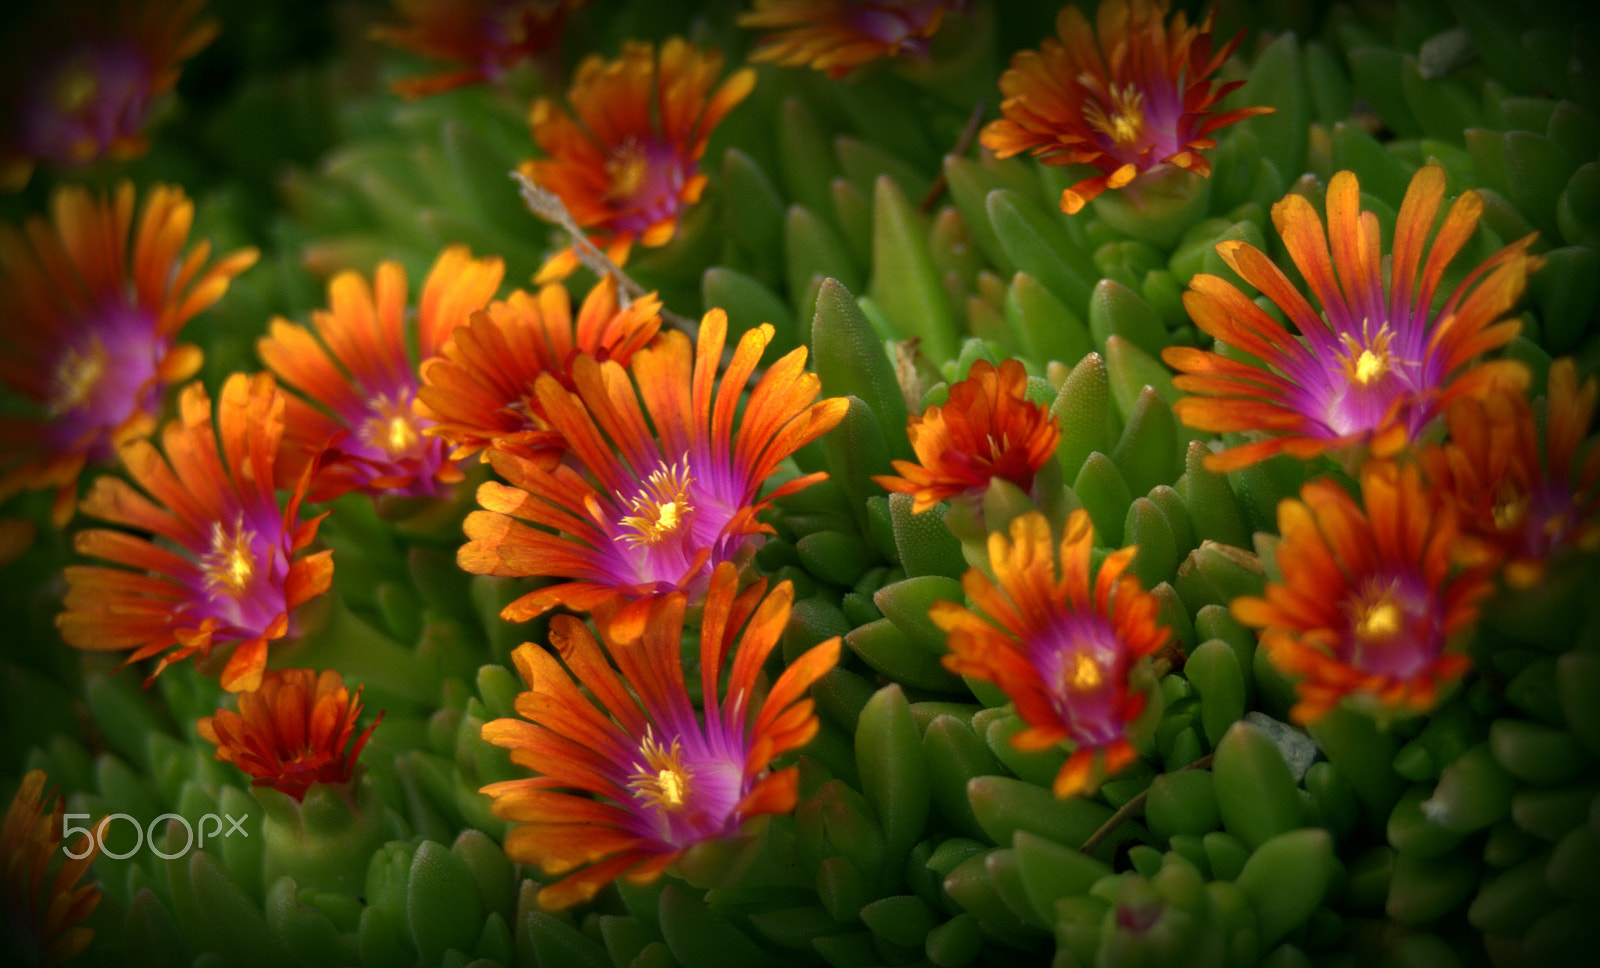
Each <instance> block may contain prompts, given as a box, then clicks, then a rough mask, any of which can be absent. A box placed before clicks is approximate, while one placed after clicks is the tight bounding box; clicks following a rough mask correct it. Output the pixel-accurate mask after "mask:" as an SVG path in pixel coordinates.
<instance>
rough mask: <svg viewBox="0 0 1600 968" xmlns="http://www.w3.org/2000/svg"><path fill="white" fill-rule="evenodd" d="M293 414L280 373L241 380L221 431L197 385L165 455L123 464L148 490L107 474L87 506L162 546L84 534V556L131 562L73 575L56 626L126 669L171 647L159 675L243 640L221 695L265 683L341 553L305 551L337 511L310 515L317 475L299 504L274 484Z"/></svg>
mask: <svg viewBox="0 0 1600 968" xmlns="http://www.w3.org/2000/svg"><path fill="white" fill-rule="evenodd" d="M284 410H285V407H284V398H283V394H282V392H281V391H280V390H279V389H278V387H277V385H276V384H275V382H274V381H273V379H272V375H271V374H270V373H259V374H256V375H255V376H254V377H249V376H246V375H245V374H243V373H236V374H234V375H233V376H231V377H229V378H228V380H227V382H226V383H224V384H223V387H222V394H221V397H220V406H219V407H218V413H217V426H216V427H215V428H213V427H212V418H211V399H210V398H209V397H208V396H207V395H206V391H205V388H204V387H202V386H201V385H200V384H199V383H191V384H190V385H188V386H187V387H185V388H184V389H183V393H182V395H181V397H180V404H179V415H178V418H177V419H175V420H172V421H171V422H169V423H168V424H167V425H166V426H165V427H164V428H163V430H162V433H161V442H162V450H164V451H165V452H166V454H165V457H163V456H162V453H161V451H158V450H157V449H156V446H155V444H153V443H152V442H151V441H149V440H146V439H139V440H134V441H131V442H129V443H128V444H125V445H124V446H123V448H122V452H121V457H122V463H123V466H124V467H125V468H126V469H127V472H128V476H129V477H131V478H133V480H134V482H136V483H137V484H138V485H139V487H140V488H142V489H143V491H144V493H142V494H141V493H140V492H139V490H137V489H135V488H134V487H133V486H132V485H130V484H129V483H128V482H126V481H123V480H121V479H120V478H115V477H110V476H102V477H101V478H99V479H98V480H96V481H95V483H94V486H93V488H91V489H90V491H89V494H88V496H87V497H85V498H84V500H83V506H82V511H83V513H84V514H87V515H89V516H90V517H95V518H99V519H101V520H103V521H108V522H110V523H112V524H119V525H123V526H126V527H129V528H133V529H135V530H136V531H139V532H144V533H147V534H150V535H152V536H153V537H154V538H156V539H160V540H159V542H158V541H157V540H152V539H151V538H146V537H143V536H141V535H139V534H130V533H129V532H127V531H121V530H114V529H110V528H90V529H86V530H83V531H80V532H79V533H78V534H77V536H76V541H75V546H76V548H77V550H78V552H79V553H80V554H83V555H87V556H90V557H96V558H102V559H105V560H107V561H110V562H112V563H114V564H117V565H122V566H124V567H120V568H108V567H105V566H101V565H72V566H69V567H68V568H67V569H66V579H67V594H66V599H65V606H66V608H65V610H64V611H63V612H62V613H61V614H60V615H58V616H56V625H57V626H59V627H60V629H61V635H62V638H64V639H65V640H66V642H67V644H69V645H73V646H76V647H78V648H80V649H94V650H104V651H113V650H124V649H132V650H133V653H132V655H130V656H129V657H128V659H127V661H126V662H124V663H123V664H124V665H126V664H128V663H129V662H137V661H139V660H141V659H146V658H149V657H150V656H154V655H160V654H161V653H163V652H165V653H166V654H165V655H162V656H161V660H160V663H159V664H158V665H157V666H156V669H155V671H154V672H152V673H151V675H150V679H154V678H155V677H156V676H157V675H159V674H160V673H161V671H162V670H163V669H165V668H166V667H167V666H168V665H169V664H170V663H172V662H176V661H179V660H182V659H185V658H188V657H189V656H191V655H194V654H195V653H199V654H200V656H201V657H202V658H207V657H209V656H210V655H211V651H212V649H214V648H218V647H224V646H227V645H229V644H231V643H237V645H236V647H235V648H234V649H233V653H232V655H231V656H230V657H229V658H228V661H227V664H226V666H224V668H223V669H222V687H223V688H224V689H227V690H228V691H230V692H245V691H249V690H252V689H256V688H258V687H259V686H260V684H261V676H262V671H263V670H264V669H265V668H266V663H267V643H268V642H269V641H273V640H276V639H280V638H282V637H283V636H285V635H288V634H290V632H291V630H292V624H293V623H292V620H291V613H292V612H293V611H294V610H295V609H296V608H298V607H299V606H301V605H303V604H305V603H306V602H307V601H310V600H311V599H312V598H315V597H316V596H318V595H320V594H322V593H323V592H325V591H327V590H328V587H329V585H330V584H331V583H332V581H333V560H332V555H333V552H332V551H318V552H314V553H312V554H307V555H302V556H300V557H296V556H297V555H298V554H299V553H300V552H302V551H303V550H305V548H306V547H307V546H308V545H310V544H311V542H312V541H313V540H314V539H315V538H316V534H317V527H318V525H319V524H321V522H322V518H323V517H325V516H326V515H320V516H318V517H315V518H310V519H308V520H305V521H302V520H301V519H300V502H301V499H302V498H303V497H304V495H305V490H306V487H307V485H308V483H309V478H310V474H311V471H312V468H311V467H309V466H308V467H307V468H306V471H305V472H304V473H302V474H301V475H300V479H299V481H297V482H293V483H294V490H293V493H292V494H291V496H290V497H289V500H288V503H287V504H286V505H280V504H279V501H278V495H277V492H276V490H275V488H274V484H275V480H276V478H277V464H278V449H279V444H280V443H281V441H282V438H283V434H284V431H283V421H284ZM219 440H220V446H219ZM277 483H288V482H277ZM146 495H148V496H146ZM168 650H171V651H168ZM146 681H147V683H148V681H149V680H146Z"/></svg>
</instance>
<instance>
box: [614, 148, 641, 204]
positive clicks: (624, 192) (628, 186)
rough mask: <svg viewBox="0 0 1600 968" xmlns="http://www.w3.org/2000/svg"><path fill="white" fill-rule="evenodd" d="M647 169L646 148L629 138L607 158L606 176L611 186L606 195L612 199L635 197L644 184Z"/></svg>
mask: <svg viewBox="0 0 1600 968" xmlns="http://www.w3.org/2000/svg"><path fill="white" fill-rule="evenodd" d="M645 169H646V163H645V157H644V149H643V148H641V147H639V143H638V142H637V141H635V140H633V139H632V138H629V139H628V140H627V141H626V142H624V143H623V144H622V145H621V146H620V147H618V148H617V149H616V150H615V151H613V152H612V153H611V157H610V158H607V159H606V178H607V180H609V181H610V183H611V187H610V188H609V189H607V190H606V193H605V197H606V198H607V199H611V200H617V199H627V198H631V197H633V195H634V193H635V192H637V191H638V190H639V187H640V186H641V185H643V184H644V176H645Z"/></svg>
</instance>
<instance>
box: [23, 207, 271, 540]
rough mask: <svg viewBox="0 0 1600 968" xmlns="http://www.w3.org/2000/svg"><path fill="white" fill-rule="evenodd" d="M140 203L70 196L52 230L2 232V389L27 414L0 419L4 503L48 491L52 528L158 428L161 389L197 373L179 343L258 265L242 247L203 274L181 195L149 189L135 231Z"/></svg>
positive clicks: (203, 255) (188, 348)
mask: <svg viewBox="0 0 1600 968" xmlns="http://www.w3.org/2000/svg"><path fill="white" fill-rule="evenodd" d="M134 194H135V193H134V188H133V185H132V184H131V183H129V182H122V183H121V184H119V185H118V186H117V188H116V190H115V192H114V193H113V194H112V195H111V196H110V197H105V196H98V197H97V196H96V195H94V194H92V193H91V192H90V191H89V190H88V189H86V188H80V187H63V188H60V189H58V190H57V191H56V192H55V194H54V195H53V197H52V203H53V204H52V218H51V219H50V221H46V220H45V219H43V218H42V217H37V216H36V217H34V218H31V219H29V220H28V223H27V225H26V226H24V227H23V228H21V229H18V228H16V227H14V226H10V225H4V226H0V272H3V275H0V382H3V384H4V388H5V390H6V391H7V393H8V394H14V395H15V396H16V397H18V398H20V399H21V401H22V402H23V406H22V408H20V411H21V412H16V413H7V414H5V415H4V416H0V444H3V445H4V458H3V459H0V475H3V476H0V501H3V500H5V499H6V498H9V497H10V496H11V495H13V494H15V493H16V492H17V491H19V490H23V489H33V488H54V489H55V491H56V501H55V508H54V518H55V520H56V523H57V524H58V525H64V524H66V522H67V520H68V519H69V518H71V516H72V509H73V504H74V503H75V502H76V500H77V494H78V475H79V473H80V472H81V471H82V470H83V468H84V465H85V464H89V463H94V464H103V463H107V462H109V461H110V460H111V459H112V458H113V457H114V456H115V454H116V452H117V448H118V447H119V446H120V445H122V444H124V443H126V442H127V441H129V440H132V439H133V438H135V437H140V436H143V435H145V434H148V433H149V432H150V431H151V430H152V429H154V427H155V425H156V420H157V419H158V417H159V416H160V413H161V408H162V406H163V405H164V404H165V400H166V390H167V387H169V386H170V385H172V384H173V383H175V382H178V381H180V380H185V379H187V378H189V377H191V376H193V375H194V373H195V372H196V371H197V370H198V369H199V368H200V361H201V353H200V350H199V349H198V348H197V347H195V346H192V345H189V344H187V343H179V342H177V335H178V332H179V331H180V330H182V329H183V326H184V324H185V323H187V322H189V320H190V319H192V318H194V317H195V316H196V315H197V314H199V313H200V312H202V311H204V310H206V309H207V308H209V307H210V306H211V305H212V304H214V303H215V302H217V300H219V299H221V298H222V296H223V294H224V293H225V292H227V289H228V285H229V283H230V282H231V281H232V279H233V278H234V277H235V276H237V275H238V274H239V273H241V272H243V271H244V270H245V269H247V268H249V267H250V266H251V265H252V264H254V263H255V261H256V250H255V249H251V248H246V249H239V250H237V251H235V252H232V253H229V254H228V255H225V256H223V257H221V258H220V259H218V260H217V261H215V262H212V263H211V264H210V265H207V262H208V260H209V259H210V256H211V246H210V243H209V242H205V241H202V242H200V243H199V244H197V245H195V246H194V247H193V248H191V249H190V250H189V251H188V252H187V253H185V252H183V246H184V243H185V242H186V241H187V239H188V235H189V227H190V225H191V224H192V222H193V220H194V204H193V203H192V202H190V201H189V199H188V197H187V196H186V195H185V194H184V192H183V190H182V189H181V188H175V187H170V186H164V185H157V186H155V187H154V188H153V189H151V190H150V192H149V193H148V194H147V196H146V198H145V203H144V209H143V212H142V213H141V214H140V216H139V220H138V226H137V228H135V226H134Z"/></svg>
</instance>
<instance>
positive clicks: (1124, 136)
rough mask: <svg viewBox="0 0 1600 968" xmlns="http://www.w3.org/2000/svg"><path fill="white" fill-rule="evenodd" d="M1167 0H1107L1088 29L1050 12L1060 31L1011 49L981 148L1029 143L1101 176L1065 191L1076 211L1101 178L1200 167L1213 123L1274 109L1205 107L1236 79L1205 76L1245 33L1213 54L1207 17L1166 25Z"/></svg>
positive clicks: (1056, 161)
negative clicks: (1035, 45) (1035, 46)
mask: <svg viewBox="0 0 1600 968" xmlns="http://www.w3.org/2000/svg"><path fill="white" fill-rule="evenodd" d="M1166 15H1167V3H1166V0H1105V2H1103V3H1101V4H1100V8H1099V13H1098V15H1097V29H1098V33H1099V42H1098V44H1097V43H1096V41H1095V33H1096V31H1095V30H1091V29H1090V27H1089V22H1088V21H1087V20H1086V19H1084V16H1083V14H1082V13H1081V12H1080V11H1079V10H1078V8H1077V7H1075V6H1070V5H1069V6H1064V7H1062V8H1061V13H1060V14H1059V15H1057V17H1056V33H1057V34H1058V35H1060V38H1061V39H1060V40H1059V41H1058V40H1056V39H1054V38H1050V39H1046V40H1045V41H1044V43H1043V44H1041V45H1040V47H1039V50H1037V51H1032V50H1025V51H1020V52H1018V53H1017V54H1015V55H1013V56H1012V58H1011V67H1010V69H1008V70H1007V71H1006V72H1005V73H1004V74H1001V75H1000V92H1001V93H1002V94H1004V95H1005V100H1003V101H1001V102H1000V113H1001V114H1002V115H1003V117H1001V118H1000V120H998V121H994V122H991V123H990V124H989V126H988V127H986V128H984V130H983V134H982V136H981V138H980V141H981V143H982V144H983V146H984V147H985V148H988V149H989V150H991V151H993V152H994V153H995V154H996V155H997V156H999V157H1001V158H1009V157H1011V156H1012V155H1015V154H1020V153H1021V152H1024V151H1027V152H1030V153H1032V154H1033V155H1034V156H1035V157H1037V158H1038V159H1039V160H1040V161H1042V162H1043V163H1045V164H1047V165H1074V164H1088V165H1094V166H1095V167H1096V168H1099V169H1100V171H1101V174H1098V175H1095V176H1094V177H1092V178H1086V179H1084V180H1083V181H1080V182H1078V183H1077V184H1076V185H1073V186H1072V187H1071V188H1068V189H1066V190H1065V191H1063V192H1062V193H1061V210H1062V211H1063V212H1067V213H1068V214H1073V213H1076V212H1077V211H1079V210H1080V209H1082V208H1083V206H1084V205H1086V204H1088V202H1089V201H1090V200H1092V199H1093V198H1094V197H1095V196H1097V195H1099V194H1100V193H1101V192H1103V191H1105V190H1106V189H1108V188H1123V187H1125V186H1127V185H1128V184H1129V183H1130V182H1132V181H1133V180H1134V179H1135V178H1137V177H1138V176H1140V175H1142V174H1144V173H1146V172H1149V171H1154V170H1156V169H1158V168H1160V167H1162V166H1164V165H1171V166H1175V167H1177V168H1183V169H1186V170H1188V171H1192V172H1194V173H1195V174H1197V175H1200V176H1202V177H1205V176H1209V175H1210V174H1211V163H1210V162H1208V161H1206V159H1205V158H1204V156H1202V155H1201V154H1200V151H1201V150H1202V149H1205V148H1215V147H1216V146H1217V142H1216V139H1214V138H1212V137H1211V133H1212V132H1214V131H1217V130H1218V129H1220V128H1225V127H1227V126H1228V125H1230V124H1235V123H1237V122H1239V121H1243V120H1244V119H1245V118H1249V117H1253V116H1255V115H1258V114H1270V113H1271V112H1272V110H1273V109H1272V108H1267V107H1255V108H1239V109H1238V110H1234V111H1227V112H1225V113H1223V114H1217V115H1213V114H1212V113H1211V107H1212V105H1214V104H1216V103H1217V102H1218V101H1219V100H1221V99H1222V98H1223V97H1225V96H1227V94H1228V93H1229V92H1231V91H1232V90H1234V89H1235V88H1237V87H1238V86H1239V85H1241V84H1243V83H1244V82H1243V81H1230V82H1228V83H1227V84H1220V85H1219V84H1214V83H1213V82H1212V81H1209V80H1207V78H1209V77H1210V76H1211V75H1212V74H1214V73H1216V71H1217V69H1218V68H1219V67H1221V66H1222V63H1223V62H1224V61H1226V60H1227V59H1228V57H1229V55H1231V54H1232V53H1233V49H1234V48H1235V47H1237V46H1238V45H1239V41H1240V40H1241V39H1242V38H1243V37H1244V32H1243V31H1240V32H1239V34H1237V35H1236V36H1235V37H1234V38H1233V39H1232V40H1230V41H1228V42H1227V43H1226V44H1223V45H1222V49H1221V50H1218V51H1216V52H1215V53H1214V54H1213V52H1212V50H1211V42H1212V38H1211V25H1212V23H1213V22H1214V20H1215V18H1216V11H1214V10H1213V11H1212V12H1211V13H1210V14H1208V15H1207V16H1206V19H1205V22H1204V23H1202V24H1200V25H1198V26H1195V27H1191V26H1189V25H1188V21H1187V20H1186V19H1185V17H1184V15H1183V14H1182V13H1179V14H1178V15H1177V16H1176V17H1174V18H1173V21H1172V23H1171V25H1170V26H1169V25H1168V24H1166V22H1165V21H1166Z"/></svg>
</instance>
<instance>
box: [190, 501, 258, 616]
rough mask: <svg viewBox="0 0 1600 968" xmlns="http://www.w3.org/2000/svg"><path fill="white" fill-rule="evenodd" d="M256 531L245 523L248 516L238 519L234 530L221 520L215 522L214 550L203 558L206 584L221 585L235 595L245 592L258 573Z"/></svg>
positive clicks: (212, 544)
mask: <svg viewBox="0 0 1600 968" xmlns="http://www.w3.org/2000/svg"><path fill="white" fill-rule="evenodd" d="M254 540H255V532H253V531H251V530H249V529H248V528H246V527H245V526H244V516H243V515H240V516H239V518H238V519H237V520H235V521H234V525H233V528H232V529H231V530H229V529H227V528H224V527H223V526H222V522H221V521H213V522H212V523H211V551H210V552H209V553H208V554H206V555H203V556H202V557H201V558H200V565H201V567H202V568H203V569H204V571H205V578H206V587H207V588H218V589H221V590H223V591H226V592H228V593H229V594H231V595H233V596H234V597H235V598H237V597H239V596H240V595H242V594H244V590H245V589H246V588H248V587H249V586H250V579H251V578H253V577H254V576H255V572H256V564H255V555H254V554H253V553H252V551H251V542H253V541H254Z"/></svg>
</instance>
